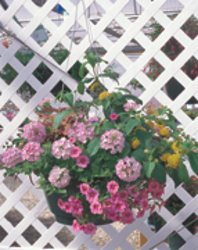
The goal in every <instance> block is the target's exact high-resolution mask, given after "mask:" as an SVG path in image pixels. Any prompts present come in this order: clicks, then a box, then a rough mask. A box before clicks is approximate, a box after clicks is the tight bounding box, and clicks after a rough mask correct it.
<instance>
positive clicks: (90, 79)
mask: <svg viewBox="0 0 198 250" xmlns="http://www.w3.org/2000/svg"><path fill="white" fill-rule="evenodd" d="M93 80H94V78H93V77H92V78H85V79H83V81H82V82H84V83H90V82H91V81H93Z"/></svg>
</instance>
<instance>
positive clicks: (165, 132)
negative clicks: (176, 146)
mask: <svg viewBox="0 0 198 250" xmlns="http://www.w3.org/2000/svg"><path fill="white" fill-rule="evenodd" d="M160 135H161V136H165V137H166V138H169V137H170V131H169V130H168V129H167V128H162V129H160Z"/></svg>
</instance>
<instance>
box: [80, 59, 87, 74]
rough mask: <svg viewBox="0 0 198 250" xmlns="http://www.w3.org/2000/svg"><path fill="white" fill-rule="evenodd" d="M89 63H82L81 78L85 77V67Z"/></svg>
mask: <svg viewBox="0 0 198 250" xmlns="http://www.w3.org/2000/svg"><path fill="white" fill-rule="evenodd" d="M87 63H88V62H84V63H82V65H81V67H80V70H79V76H80V78H83V77H84V71H85V66H86V64H87Z"/></svg>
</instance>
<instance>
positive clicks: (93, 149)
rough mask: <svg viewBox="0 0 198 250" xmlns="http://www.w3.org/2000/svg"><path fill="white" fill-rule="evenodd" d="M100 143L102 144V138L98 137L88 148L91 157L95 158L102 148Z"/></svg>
mask: <svg viewBox="0 0 198 250" xmlns="http://www.w3.org/2000/svg"><path fill="white" fill-rule="evenodd" d="M100 143H101V140H100V137H96V138H94V139H93V140H91V141H90V142H89V144H88V146H87V151H88V153H89V155H90V156H93V155H95V154H96V153H97V152H98V150H99V148H100Z"/></svg>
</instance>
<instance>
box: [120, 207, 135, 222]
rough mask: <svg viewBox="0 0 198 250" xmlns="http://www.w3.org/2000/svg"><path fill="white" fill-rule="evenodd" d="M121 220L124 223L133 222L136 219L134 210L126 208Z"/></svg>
mask: <svg viewBox="0 0 198 250" xmlns="http://www.w3.org/2000/svg"><path fill="white" fill-rule="evenodd" d="M121 220H122V223H123V224H130V223H133V222H134V221H135V218H134V217H133V212H132V211H131V210H130V209H126V210H125V211H124V212H123V213H122V217H121Z"/></svg>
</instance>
